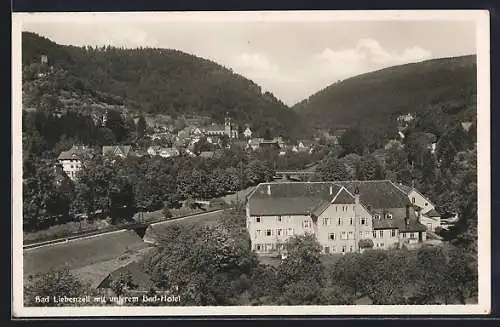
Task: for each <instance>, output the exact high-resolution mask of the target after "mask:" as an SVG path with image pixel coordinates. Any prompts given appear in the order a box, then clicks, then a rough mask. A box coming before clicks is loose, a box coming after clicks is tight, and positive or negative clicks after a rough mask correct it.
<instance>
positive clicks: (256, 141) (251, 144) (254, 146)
mask: <svg viewBox="0 0 500 327" xmlns="http://www.w3.org/2000/svg"><path fill="white" fill-rule="evenodd" d="M262 142H264V138H262V137H257V138H253V139H250V140H248V145H247V147H246V150H252V151H257V150H258V149H259V147H260V144H261V143H262Z"/></svg>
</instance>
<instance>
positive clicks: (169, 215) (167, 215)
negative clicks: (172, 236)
mask: <svg viewBox="0 0 500 327" xmlns="http://www.w3.org/2000/svg"><path fill="white" fill-rule="evenodd" d="M162 214H163V217H165V218H166V219H170V218H172V216H173V215H172V211H171V210H170V209H169V208H168V207H165V208H163V210H162Z"/></svg>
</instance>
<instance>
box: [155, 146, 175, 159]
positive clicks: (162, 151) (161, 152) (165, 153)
mask: <svg viewBox="0 0 500 327" xmlns="http://www.w3.org/2000/svg"><path fill="white" fill-rule="evenodd" d="M147 153H148V154H149V155H150V156H152V157H154V156H160V157H162V158H172V157H178V156H180V151H179V150H178V149H176V148H165V147H161V146H157V145H155V146H150V147H149V148H148V150H147Z"/></svg>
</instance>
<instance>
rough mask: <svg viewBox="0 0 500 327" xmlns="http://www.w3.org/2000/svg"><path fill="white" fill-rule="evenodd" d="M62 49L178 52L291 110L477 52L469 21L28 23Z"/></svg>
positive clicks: (26, 25)
mask: <svg viewBox="0 0 500 327" xmlns="http://www.w3.org/2000/svg"><path fill="white" fill-rule="evenodd" d="M22 29H23V31H30V32H34V33H37V34H40V35H42V36H45V37H47V38H49V39H51V40H52V41H54V42H56V43H59V44H65V45H75V46H83V45H112V46H123V47H126V48H135V47H139V46H142V47H148V46H150V47H160V48H171V49H177V50H181V51H184V52H187V53H190V54H193V55H196V56H199V57H202V58H205V59H209V60H212V61H215V62H217V63H218V64H221V65H223V66H225V67H227V68H231V69H233V71H234V72H236V73H239V74H241V75H243V76H245V77H247V78H249V79H251V80H253V81H254V82H255V83H257V84H259V85H260V86H261V87H262V90H263V92H264V91H270V92H272V93H273V94H274V95H275V96H276V97H278V98H279V99H281V100H282V101H283V102H284V103H286V104H287V105H290V106H291V105H293V104H295V103H297V102H299V101H301V100H303V99H305V98H307V97H309V96H310V95H312V94H314V93H315V92H317V91H319V90H321V89H323V88H325V87H326V86H328V85H329V84H331V83H334V82H337V81H338V80H342V79H345V78H348V77H352V76H355V75H359V74H362V73H366V72H370V71H375V70H379V69H382V68H385V67H389V66H394V65H400V64H405V63H411V62H419V61H423V60H428V59H433V58H443V57H453V56H461V55H469V54H475V53H476V25H475V22H474V21H465V20H463V21H460V20H458V21H457V20H454V21H443V20H440V21H438V20H427V21H418V20H412V21H408V20H387V21H366V20H364V21H363V20H361V21H290V20H288V21H271V20H260V21H230V22H227V21H224V22H221V21H216V20H212V21H204V22H200V21H179V20H175V21H169V20H168V19H167V20H164V21H158V20H152V21H144V20H142V21H134V20H131V21H129V22H124V21H123V20H121V21H120V20H114V21H103V20H99V21H94V22H93V23H90V22H88V21H86V22H78V21H75V22H72V21H64V22H58V21H54V22H50V21H46V22H31V23H24V24H23V26H22Z"/></svg>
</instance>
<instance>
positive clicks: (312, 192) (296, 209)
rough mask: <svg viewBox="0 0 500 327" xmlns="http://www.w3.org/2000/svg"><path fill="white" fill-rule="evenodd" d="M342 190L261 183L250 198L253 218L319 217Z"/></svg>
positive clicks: (318, 185)
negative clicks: (266, 216)
mask: <svg viewBox="0 0 500 327" xmlns="http://www.w3.org/2000/svg"><path fill="white" fill-rule="evenodd" d="M339 190H340V187H339V186H338V185H334V184H333V183H331V182H319V183H308V182H290V183H261V184H259V185H258V186H257V187H256V188H255V190H254V191H253V192H252V193H250V194H249V196H248V204H249V208H250V214H251V215H291V214H301V215H308V214H311V213H312V214H316V215H318V214H319V213H321V212H322V210H324V209H326V207H327V206H328V205H329V204H330V201H331V200H332V199H333V197H334V195H335V194H337V193H338V192H339ZM268 191H270V192H268ZM321 209H322V210H321Z"/></svg>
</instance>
